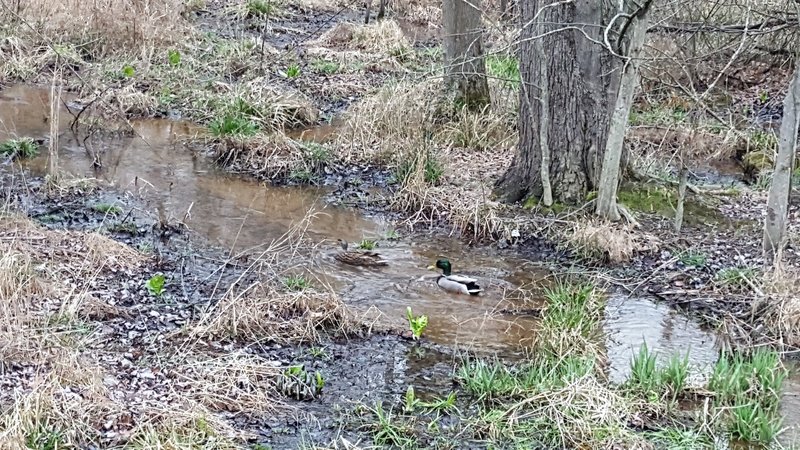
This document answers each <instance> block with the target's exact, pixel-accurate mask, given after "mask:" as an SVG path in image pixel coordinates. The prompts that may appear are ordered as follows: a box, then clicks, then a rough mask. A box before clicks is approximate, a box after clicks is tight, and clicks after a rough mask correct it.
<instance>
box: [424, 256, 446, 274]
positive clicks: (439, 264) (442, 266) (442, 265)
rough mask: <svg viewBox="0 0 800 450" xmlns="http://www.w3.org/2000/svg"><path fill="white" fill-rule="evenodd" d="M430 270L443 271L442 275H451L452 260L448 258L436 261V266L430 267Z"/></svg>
mask: <svg viewBox="0 0 800 450" xmlns="http://www.w3.org/2000/svg"><path fill="white" fill-rule="evenodd" d="M428 269H430V270H435V269H442V273H444V274H445V275H450V270H451V267H450V260H449V259H447V258H442V259H440V260H438V261H436V266H430V267H428Z"/></svg>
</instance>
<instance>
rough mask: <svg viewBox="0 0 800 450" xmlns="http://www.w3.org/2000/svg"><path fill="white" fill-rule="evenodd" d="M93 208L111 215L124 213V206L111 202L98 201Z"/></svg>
mask: <svg viewBox="0 0 800 450" xmlns="http://www.w3.org/2000/svg"><path fill="white" fill-rule="evenodd" d="M92 209H93V210H95V211H97V212H99V213H101V214H107V215H109V216H116V215H118V214H121V213H122V208H120V207H119V206H117V205H112V204H109V203H98V204H96V205H93V206H92Z"/></svg>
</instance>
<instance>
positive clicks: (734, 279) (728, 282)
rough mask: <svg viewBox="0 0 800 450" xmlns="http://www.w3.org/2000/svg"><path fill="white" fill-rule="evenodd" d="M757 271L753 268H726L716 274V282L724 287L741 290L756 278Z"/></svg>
mask: <svg viewBox="0 0 800 450" xmlns="http://www.w3.org/2000/svg"><path fill="white" fill-rule="evenodd" d="M757 277H758V271H757V270H756V269H755V268H753V267H728V268H725V269H722V270H720V271H719V272H717V275H716V280H717V282H719V283H721V284H722V285H724V286H728V287H733V288H737V289H743V288H746V287H748V286H750V285H751V283H753V282H754V281H755V280H757V279H758V278H757Z"/></svg>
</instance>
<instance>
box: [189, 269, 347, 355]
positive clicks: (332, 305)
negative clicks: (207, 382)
mask: <svg viewBox="0 0 800 450" xmlns="http://www.w3.org/2000/svg"><path fill="white" fill-rule="evenodd" d="M356 327H357V324H356V321H355V319H354V317H353V316H352V315H351V313H350V311H349V310H348V309H347V307H346V306H345V304H344V303H343V302H342V300H341V299H340V298H339V297H338V296H337V295H336V294H335V293H333V292H319V291H315V290H313V289H311V288H309V289H306V290H304V291H301V292H285V291H282V290H281V289H280V288H279V287H278V286H275V285H273V284H270V283H262V282H258V283H255V284H253V285H251V286H249V287H247V288H246V289H244V290H243V291H242V292H235V291H230V292H228V294H227V295H226V296H225V298H223V299H222V300H221V301H220V302H218V303H217V304H216V305H214V306H213V307H212V308H211V309H209V310H208V311H207V312H206V313H205V314H203V316H202V317H201V319H200V320H199V322H198V324H197V325H196V327H195V328H194V330H193V332H194V333H195V334H196V335H197V336H218V337H228V338H235V339H242V340H245V341H248V342H280V343H309V342H312V343H313V342H318V341H319V339H320V338H321V337H322V333H323V332H326V333H330V332H334V333H337V332H341V333H348V332H349V331H351V330H352V329H354V328H356Z"/></svg>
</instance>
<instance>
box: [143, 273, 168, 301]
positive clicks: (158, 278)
mask: <svg viewBox="0 0 800 450" xmlns="http://www.w3.org/2000/svg"><path fill="white" fill-rule="evenodd" d="M166 283H167V279H166V277H164V274H162V273H157V274H155V275H153V276H152V277H150V279H149V280H147V283H145V287H147V291H148V292H150V294H151V295H154V296H156V297H161V296H162V295H164V286H165V285H166Z"/></svg>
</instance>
